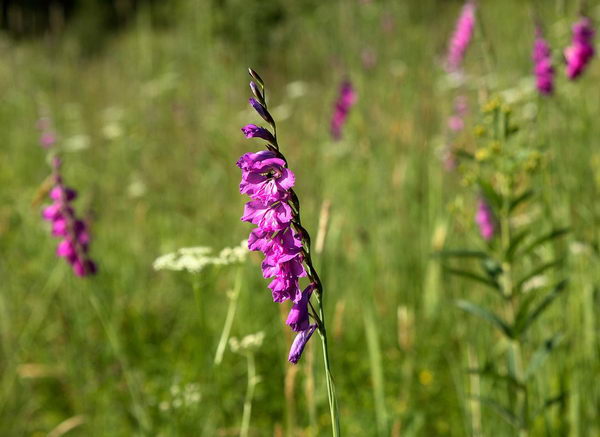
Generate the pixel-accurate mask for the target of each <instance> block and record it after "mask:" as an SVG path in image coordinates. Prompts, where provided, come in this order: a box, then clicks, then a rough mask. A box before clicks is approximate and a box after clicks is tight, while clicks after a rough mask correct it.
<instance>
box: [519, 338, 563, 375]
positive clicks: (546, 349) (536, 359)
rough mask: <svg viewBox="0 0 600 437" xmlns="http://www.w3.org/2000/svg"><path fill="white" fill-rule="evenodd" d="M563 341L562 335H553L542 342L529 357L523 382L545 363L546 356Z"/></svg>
mask: <svg viewBox="0 0 600 437" xmlns="http://www.w3.org/2000/svg"><path fill="white" fill-rule="evenodd" d="M562 339H563V336H562V334H555V335H554V336H552V337H550V338H549V339H548V340H546V341H544V343H543V344H542V345H540V347H539V348H538V349H537V350H536V351H535V352H534V354H533V356H532V357H531V361H530V363H529V366H527V370H526V371H525V380H527V379H529V378H530V377H532V376H533V375H534V374H535V372H536V371H537V369H539V368H540V366H541V365H542V364H544V362H545V361H546V359H547V358H548V356H549V355H550V354H551V353H552V351H553V350H554V349H556V347H557V346H558V345H559V344H560V343H561V341H562Z"/></svg>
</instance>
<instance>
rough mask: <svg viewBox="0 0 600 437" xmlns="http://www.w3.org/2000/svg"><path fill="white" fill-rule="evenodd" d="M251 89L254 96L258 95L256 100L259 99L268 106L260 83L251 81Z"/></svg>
mask: <svg viewBox="0 0 600 437" xmlns="http://www.w3.org/2000/svg"><path fill="white" fill-rule="evenodd" d="M250 89H251V90H252V94H254V96H255V97H256V100H258V101H259V102H260V103H261V104H262V105H263V106H267V105H266V104H265V96H264V95H263V93H262V92H261V91H260V89H259V88H258V85H256V83H255V82H250Z"/></svg>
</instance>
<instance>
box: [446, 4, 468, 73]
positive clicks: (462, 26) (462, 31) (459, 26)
mask: <svg viewBox="0 0 600 437" xmlns="http://www.w3.org/2000/svg"><path fill="white" fill-rule="evenodd" d="M474 30H475V4H474V3H473V2H471V1H467V2H466V3H465V5H464V6H463V8H462V11H461V13H460V16H459V18H458V21H457V22H456V28H455V30H454V34H453V35H452V38H450V43H449V45H448V54H447V56H446V70H447V71H448V72H454V71H457V70H458V69H460V66H461V64H462V61H463V59H464V57H465V53H466V52H467V49H468V48H469V43H470V42H471V39H472V38H473V31H474Z"/></svg>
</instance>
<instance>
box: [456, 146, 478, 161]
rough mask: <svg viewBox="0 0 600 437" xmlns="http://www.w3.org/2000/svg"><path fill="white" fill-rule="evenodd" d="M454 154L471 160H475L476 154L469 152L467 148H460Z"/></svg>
mask: <svg viewBox="0 0 600 437" xmlns="http://www.w3.org/2000/svg"><path fill="white" fill-rule="evenodd" d="M454 154H455V155H456V156H457V157H459V158H465V159H469V160H474V159H475V156H474V155H473V154H472V153H469V152H467V151H466V150H463V149H458V150H456V151H455V152H454Z"/></svg>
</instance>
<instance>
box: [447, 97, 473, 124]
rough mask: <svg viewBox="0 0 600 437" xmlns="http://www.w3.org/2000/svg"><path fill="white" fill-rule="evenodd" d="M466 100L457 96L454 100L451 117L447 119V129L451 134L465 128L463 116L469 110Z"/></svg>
mask: <svg viewBox="0 0 600 437" xmlns="http://www.w3.org/2000/svg"><path fill="white" fill-rule="evenodd" d="M468 103H469V102H468V100H467V98H466V97H465V96H462V95H461V96H457V97H456V98H455V99H454V108H453V113H452V115H451V116H450V117H449V118H448V128H449V129H450V130H451V131H452V132H460V131H462V130H463V129H464V128H465V120H464V118H465V115H467V112H468V110H469V105H468Z"/></svg>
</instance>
